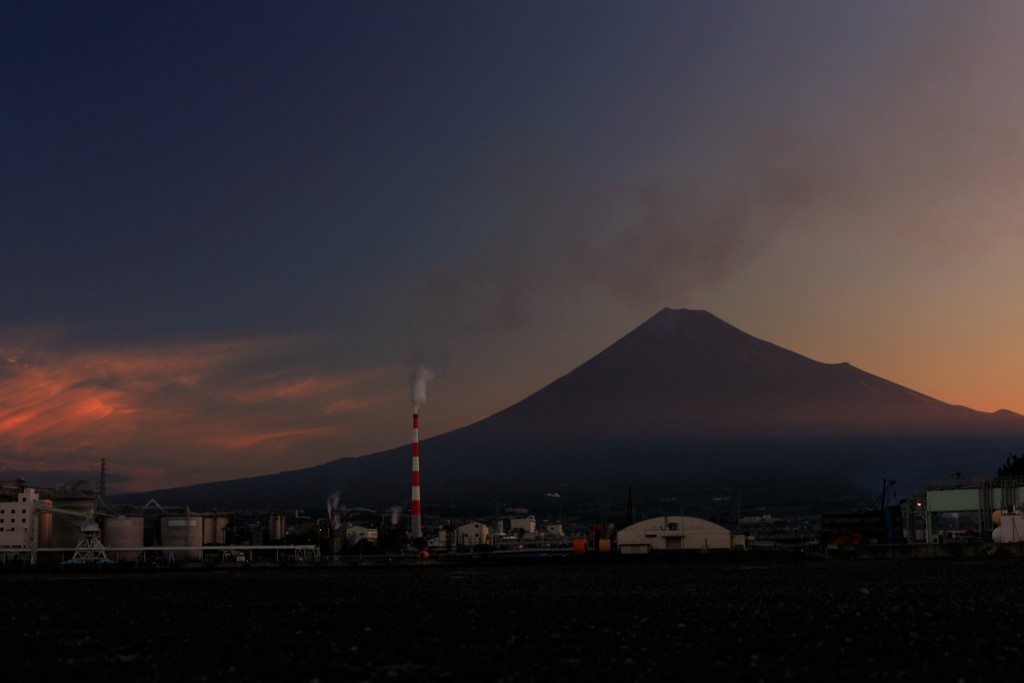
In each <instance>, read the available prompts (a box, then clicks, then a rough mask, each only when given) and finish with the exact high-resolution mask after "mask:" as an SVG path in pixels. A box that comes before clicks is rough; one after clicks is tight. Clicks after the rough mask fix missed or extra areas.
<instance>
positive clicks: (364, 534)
mask: <svg viewBox="0 0 1024 683" xmlns="http://www.w3.org/2000/svg"><path fill="white" fill-rule="evenodd" d="M378 537H379V532H378V531H377V530H376V529H371V528H369V527H365V526H358V525H350V526H349V527H348V528H346V529H345V543H347V544H348V545H350V546H352V545H355V544H356V543H359V542H360V541H366V542H367V543H373V544H375V543H377V539H378Z"/></svg>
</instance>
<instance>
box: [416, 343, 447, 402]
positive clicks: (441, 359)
mask: <svg viewBox="0 0 1024 683" xmlns="http://www.w3.org/2000/svg"><path fill="white" fill-rule="evenodd" d="M447 363H448V358H447V354H445V353H444V352H442V351H439V350H437V349H421V350H420V351H418V352H417V353H416V356H415V358H414V359H413V362H412V363H411V365H412V368H413V369H412V371H411V373H410V375H409V391H410V395H411V396H410V398H411V399H412V408H413V412H419V409H420V406H422V405H423V404H424V403H426V402H427V383H428V382H432V381H434V380H435V379H438V378H439V377H440V376H441V375H442V374H444V370H445V368H446V366H447Z"/></svg>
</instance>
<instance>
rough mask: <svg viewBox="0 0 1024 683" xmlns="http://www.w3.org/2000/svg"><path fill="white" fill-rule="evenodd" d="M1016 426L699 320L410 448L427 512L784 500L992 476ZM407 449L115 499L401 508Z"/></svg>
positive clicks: (666, 328) (661, 325) (671, 317)
mask: <svg viewBox="0 0 1024 683" xmlns="http://www.w3.org/2000/svg"><path fill="white" fill-rule="evenodd" d="M1022 442H1024V417H1022V416H1020V415H1017V414H1014V413H1010V412H1008V411H999V412H997V413H991V414H989V413H981V412H978V411H974V410H971V409H968V408H964V407H962V406H953V405H950V404H947V403H943V402H942V401H938V400H935V399H933V398H930V397H928V396H925V395H923V394H921V393H918V392H916V391H913V390H911V389H908V388H906V387H902V386H899V385H897V384H894V383H892V382H889V381H887V380H885V379H882V378H880V377H876V376H874V375H871V374H869V373H866V372H864V371H862V370H859V369H857V368H854V367H852V366H850V365H849V364H846V363H840V364H835V365H830V364H825V363H819V362H817V361H814V360H811V359H809V358H806V357H804V356H801V355H799V354H796V353H793V352H791V351H788V350H786V349H783V348H781V347H779V346H776V345H774V344H771V343H768V342H765V341H762V340H759V339H757V338H755V337H752V336H750V335H748V334H746V333H744V332H742V331H740V330H738V329H736V328H734V327H732V326H731V325H728V324H727V323H725V322H723V321H721V320H719V319H718V318H716V317H715V316H713V315H711V314H710V313H707V312H704V311H689V310H671V309H664V310H662V311H661V312H659V313H658V314H657V315H655V316H654V317H653V318H651V319H650V320H648V321H647V322H645V323H644V324H642V325H640V326H639V327H638V328H637V329H635V330H633V331H632V332H631V333H629V334H628V335H626V336H625V337H623V338H622V339H620V340H619V341H618V342H616V343H615V344H613V345H612V346H610V347H608V348H607V349H606V350H604V351H603V352H601V353H599V354H598V355H596V356H594V357H593V358H592V359H590V360H589V361H587V362H585V363H584V364H582V365H581V366H579V367H578V368H576V369H575V370H573V371H571V372H569V373H568V374H566V375H565V376H563V377H561V378H560V379H558V380H556V381H554V382H552V383H551V384H549V385H548V386H546V387H544V388H542V389H541V390H539V391H537V392H536V393H534V394H532V395H531V396H529V397H527V398H525V399H523V400H522V401H520V402H518V403H516V404H515V405H513V406H511V407H509V408H507V409H505V410H503V411H500V412H499V413H496V414H495V415H492V416H491V417H489V418H487V419H485V420H482V421H480V422H477V423H474V424H472V425H469V426H467V427H464V428H461V429H457V430H454V431H452V432H448V433H447V434H443V435H441V436H438V437H435V438H432V439H427V440H425V441H424V442H423V444H422V452H423V457H422V468H423V478H424V484H423V490H424V501H425V505H427V506H428V508H429V506H430V504H431V503H430V501H431V500H433V501H442V500H443V501H446V502H456V501H458V502H459V503H466V504H469V503H473V502H480V501H484V500H486V499H488V498H489V497H491V496H500V497H503V498H505V499H506V500H507V499H510V498H516V497H519V498H522V499H528V498H529V497H531V496H534V497H536V496H541V495H543V493H544V492H557V493H559V495H560V496H573V495H575V496H578V497H585V496H593V495H596V494H597V493H598V492H601V491H604V492H607V491H608V490H610V489H618V488H623V487H625V485H626V483H627V482H630V483H633V484H636V485H637V486H638V487H646V489H647V490H648V491H650V492H651V493H656V494H657V495H665V496H675V495H693V494H694V492H696V491H707V490H710V489H713V488H715V487H719V488H721V487H728V488H742V489H745V490H746V491H748V492H749V493H753V492H756V493H757V495H759V496H762V497H765V498H766V499H770V498H774V499H778V500H787V499H788V500H794V499H795V498H799V497H802V498H822V497H826V496H836V495H845V494H847V493H849V492H851V491H857V490H861V491H863V490H874V487H875V486H876V483H877V482H878V481H879V480H880V479H882V478H896V479H898V480H900V481H901V482H904V483H905V484H907V485H910V484H916V485H921V484H923V483H924V481H925V480H927V479H941V478H944V477H947V476H948V475H949V474H951V473H952V472H962V473H963V474H965V475H970V476H989V475H991V474H992V471H993V470H994V468H995V466H996V465H997V464H998V463H999V462H1001V461H1002V460H1003V458H1004V457H1005V453H1006V451H1007V450H1008V449H1014V448H1019V444H1020V443H1022ZM408 489H409V449H408V447H400V448H397V449H393V450H390V451H386V452H382V453H376V454H373V455H368V456H364V457H361V458H352V459H344V460H336V461H333V462H330V463H325V464H324V465H321V466H319V467H313V468H309V469H306V470H297V471H293V472H285V473H281V474H276V475H268V476H264V477H255V478H249V479H242V480H235V481H230V482H218V483H213V484H205V485H201V486H194V487H189V488H187V489H178V490H169V491H158V492H147V493H142V494H136V495H134V496H122V497H121V499H124V500H129V499H131V500H137V501H142V502H144V501H145V500H148V499H149V498H150V497H172V498H180V499H181V500H183V501H186V502H189V503H190V504H192V505H197V506H201V505H206V506H214V505H217V506H220V507H222V508H223V507H266V506H274V505H298V504H306V503H310V502H316V501H322V500H324V499H325V498H326V497H327V496H328V495H330V494H331V493H334V492H338V493H340V494H341V496H342V499H343V500H346V501H347V502H349V503H350V504H355V503H357V502H359V503H369V504H377V503H382V502H402V501H405V500H407V499H408V496H409V491H408Z"/></svg>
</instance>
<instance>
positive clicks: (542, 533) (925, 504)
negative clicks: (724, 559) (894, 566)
mask: <svg viewBox="0 0 1024 683" xmlns="http://www.w3.org/2000/svg"><path fill="white" fill-rule="evenodd" d="M415 457H418V453H416V454H415ZM414 468H415V464H414ZM416 474H418V472H417V471H416V470H415V469H414V476H415V475H416ZM415 493H418V491H414V494H415ZM413 500H414V502H418V501H416V499H415V498H414V499H413ZM1022 505H1024V480H1018V479H994V480H981V481H975V482H964V481H954V482H945V483H935V484H931V485H929V486H928V487H926V489H925V490H924V491H923V492H922V493H921V494H920V495H918V496H911V497H908V498H905V499H902V500H900V501H894V502H891V503H890V502H889V501H888V500H886V496H883V497H882V498H881V500H880V504H877V505H875V506H874V507H873V508H871V509H863V510H855V511H848V512H841V513H834V512H833V513H826V514H822V515H820V516H818V517H817V518H816V520H814V521H816V522H817V524H809V525H804V526H802V527H799V528H800V529H801V531H799V532H797V531H795V530H796V529H797V528H798V527H797V526H796V525H795V524H793V523H792V520H786V519H785V518H783V517H772V515H771V514H761V515H747V516H738V517H736V518H733V519H732V520H730V522H729V523H727V524H719V523H716V522H712V521H710V520H707V519H702V518H699V517H694V516H686V515H682V514H678V515H658V516H653V517H648V518H645V519H640V520H637V521H633V520H632V510H630V511H629V515H628V516H627V517H626V523H624V524H620V525H619V528H616V525H615V524H614V523H611V524H608V523H606V522H603V521H602V522H589V523H588V522H587V521H586V520H582V521H581V520H579V519H572V520H570V521H568V522H567V521H566V520H563V519H553V518H552V519H545V518H543V517H540V518H538V516H537V515H535V514H531V513H530V511H529V510H527V509H523V508H506V509H505V510H503V511H498V512H496V513H495V514H493V515H481V516H479V517H475V518H474V517H466V518H442V517H440V516H437V515H424V514H423V509H422V508H420V509H417V506H415V505H414V506H413V507H412V509H411V510H410V511H409V513H406V509H405V508H404V507H400V506H393V507H391V508H389V509H388V510H386V511H384V512H383V513H378V512H377V511H374V510H371V509H368V508H351V509H344V508H341V509H335V510H331V509H330V508H329V509H328V513H327V515H326V516H323V517H320V516H314V515H312V514H309V513H308V511H303V510H289V511H266V510H263V511H232V512H223V511H217V510H214V511H195V510H191V509H190V508H189V507H187V506H165V505H161V504H160V503H158V502H157V501H155V500H151V501H150V502H149V503H148V504H147V505H145V506H142V507H128V506H111V505H108V504H107V503H106V502H105V501H104V497H103V496H102V494H101V493H100V491H98V490H94V489H93V488H91V487H90V486H88V485H86V484H85V482H81V481H78V482H72V483H69V484H64V485H61V486H57V487H33V486H29V485H28V484H27V482H25V481H16V482H6V483H4V484H3V485H2V487H0V564H2V565H5V566H35V565H39V566H56V565H61V566H67V565H121V566H143V565H146V566H150V565H152V566H195V565H207V566H216V565H225V564H227V565H231V566H238V565H239V564H259V563H264V564H274V565H281V564H292V563H298V564H301V563H319V564H329V563H331V562H339V563H343V562H344V561H345V560H346V558H348V559H351V558H353V557H358V558H360V559H362V560H364V561H365V560H369V559H371V558H375V557H376V558H387V559H388V560H389V561H394V560H395V559H397V558H402V557H406V558H411V559H416V560H424V559H427V558H430V559H431V560H432V561H439V560H443V559H445V558H459V557H464V556H468V555H475V556H481V555H483V554H496V556H497V555H502V554H512V553H519V554H524V553H525V552H526V551H529V552H531V553H533V554H534V556H539V555H545V554H546V555H549V556H550V555H562V556H572V555H591V554H600V555H604V556H609V557H610V556H613V555H614V556H623V557H626V556H631V557H635V556H645V555H646V556H661V557H667V556H673V555H688V554H696V553H734V552H741V551H758V550H766V549H767V550H776V551H779V550H788V551H796V552H801V553H816V554H820V555H822V556H830V555H831V556H850V555H851V554H870V555H885V556H893V557H898V556H937V555H950V554H976V555H983V554H992V553H995V552H1010V553H1013V554H1021V551H1022V549H1024V512H1022Z"/></svg>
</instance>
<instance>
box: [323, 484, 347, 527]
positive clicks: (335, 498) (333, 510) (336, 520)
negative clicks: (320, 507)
mask: <svg viewBox="0 0 1024 683" xmlns="http://www.w3.org/2000/svg"><path fill="white" fill-rule="evenodd" d="M344 513H345V506H344V505H342V504H341V494H340V493H339V492H337V491H335V492H334V493H332V494H331V495H329V496H328V497H327V519H329V520H331V526H333V527H334V528H335V529H340V528H341V516H342V515H343V514H344Z"/></svg>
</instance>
